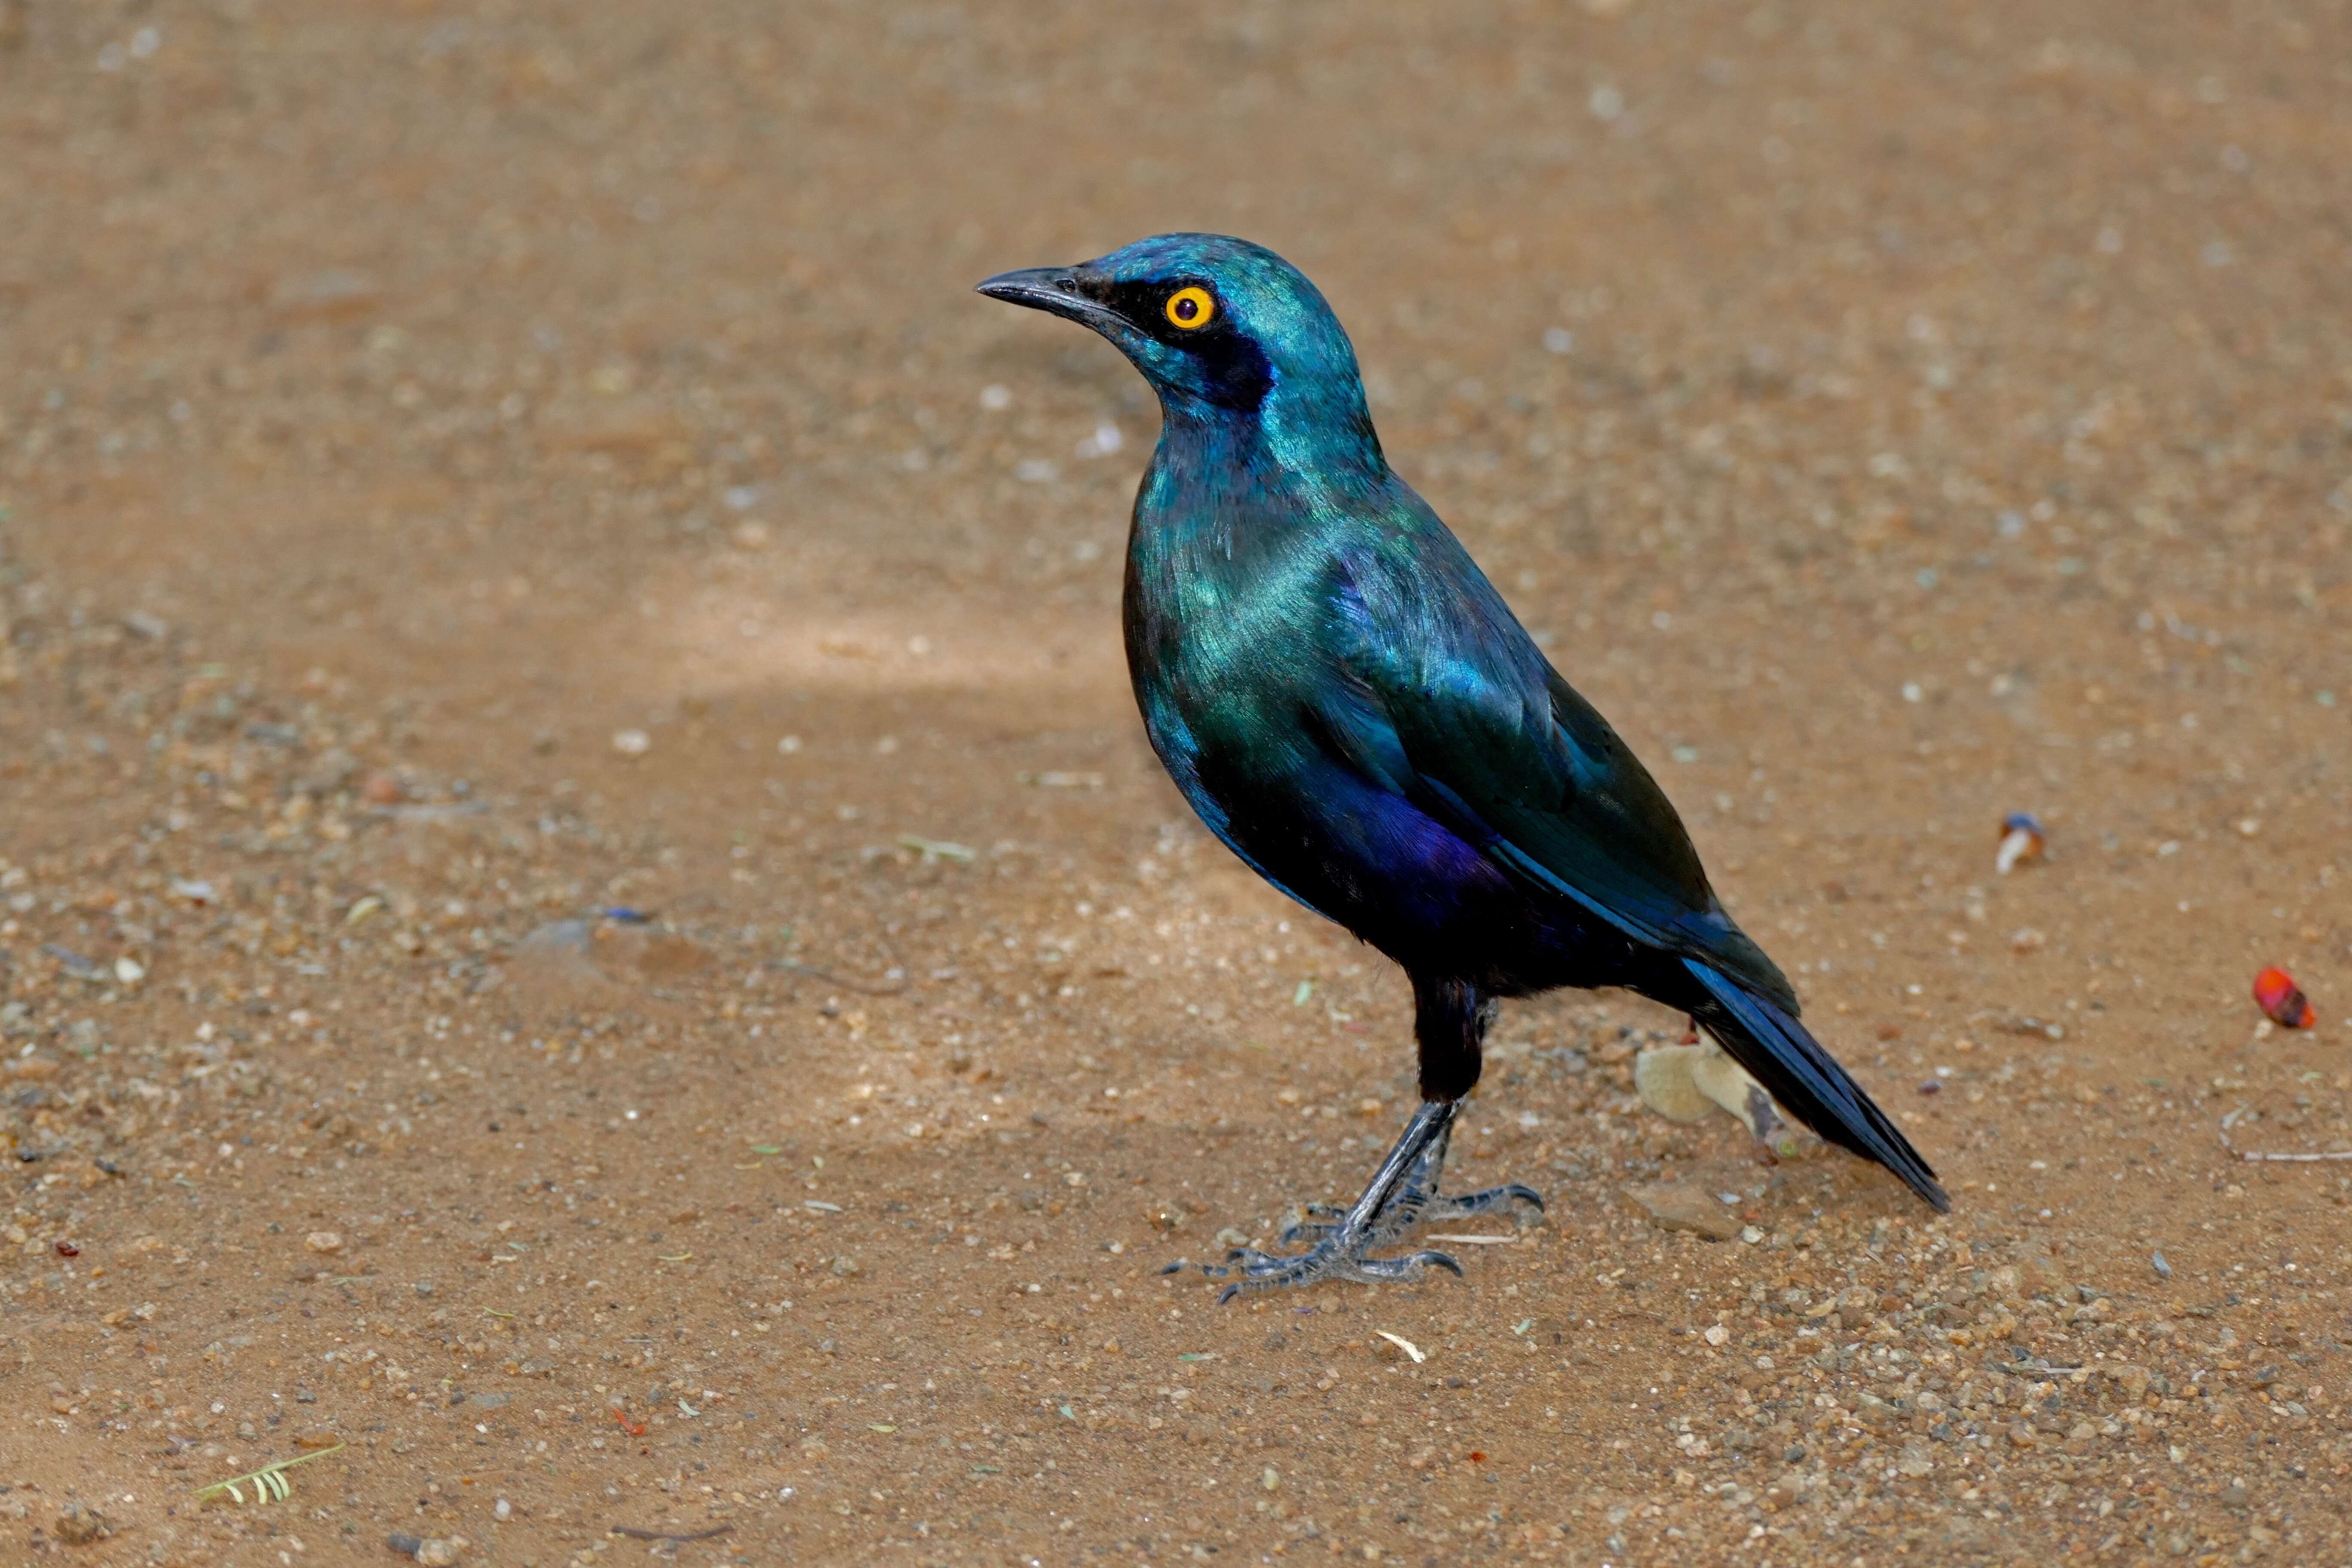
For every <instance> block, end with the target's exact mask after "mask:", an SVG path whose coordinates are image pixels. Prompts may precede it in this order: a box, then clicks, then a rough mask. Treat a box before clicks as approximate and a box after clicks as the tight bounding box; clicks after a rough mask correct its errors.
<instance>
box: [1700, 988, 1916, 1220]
mask: <svg viewBox="0 0 2352 1568" xmlns="http://www.w3.org/2000/svg"><path fill="white" fill-rule="evenodd" d="M1683 964H1684V967H1685V968H1687V969H1688V970H1689V971H1690V972H1691V974H1692V976H1693V977H1694V978H1696V980H1697V981H1698V983H1699V985H1700V988H1701V990H1702V992H1703V994H1704V995H1703V999H1702V1001H1701V1003H1700V1005H1698V1006H1696V1007H1695V1008H1694V1009H1692V1011H1693V1012H1694V1014H1695V1015H1696V1016H1697V1018H1698V1021H1699V1022H1700V1023H1701V1024H1703V1025H1705V1026H1706V1030H1707V1033H1709V1034H1711V1035H1713V1036H1714V1037H1716V1039H1717V1042H1719V1043H1720V1044H1721V1045H1722V1047H1723V1048H1724V1049H1725V1050H1727V1051H1728V1052H1730V1053H1731V1056H1732V1058H1734V1059H1735V1060H1737V1061H1738V1063H1739V1065H1740V1066H1741V1067H1743V1068H1747V1069H1748V1072H1749V1073H1750V1074H1751V1075H1753V1077H1754V1078H1755V1079H1756V1080H1757V1081H1758V1082H1759V1083H1760V1084H1762V1085H1763V1086H1764V1087H1765V1089H1768V1090H1769V1091H1770V1092H1771V1095H1772V1098H1773V1099H1775V1100H1779V1101H1780V1104H1781V1106H1782V1108H1783V1109H1785V1110H1787V1111H1788V1112H1789V1113H1790V1115H1792V1116H1794V1117H1795V1118H1796V1119H1797V1120H1798V1121H1801V1122H1803V1123H1804V1124H1805V1125H1806V1126H1808V1127H1810V1128H1811V1129H1812V1130H1813V1131H1816V1132H1818V1133H1820V1134H1821V1135H1822V1137H1823V1138H1825V1139H1827V1140H1828V1141H1829V1142H1832V1143H1835V1144H1837V1145H1839V1146H1840V1147H1841V1148H1845V1149H1851V1150H1852V1151H1853V1152H1855V1153H1857V1154H1860V1155H1861V1156H1862V1157H1863V1158H1864V1159H1866V1160H1875V1161H1877V1162H1878V1163H1880V1164H1882V1165H1884V1166H1885V1167H1886V1168H1887V1169H1888V1170H1890V1171H1892V1172H1894V1173H1895V1174H1896V1175H1898V1176H1900V1177H1902V1178H1903V1180H1904V1183H1905V1184H1906V1185H1907V1186H1909V1187H1910V1189H1911V1190H1912V1191H1913V1192H1915V1193H1916V1194H1919V1195H1920V1196H1921V1197H1922V1198H1924V1199H1926V1200H1927V1203H1928V1204H1929V1205H1932V1206H1933V1207H1934V1208H1935V1209H1936V1210H1937V1213H1939V1214H1940V1213H1945V1212H1948V1211H1949V1210H1950V1208H1951V1206H1952V1201H1951V1199H1949V1198H1948V1197H1946V1196H1945V1195H1944V1189H1943V1188H1942V1187H1940V1186H1938V1185H1937V1184H1936V1173H1935V1172H1934V1170H1932V1169H1931V1168H1929V1166H1928V1164H1927V1161H1925V1160H1923V1159H1921V1158H1920V1157H1919V1151H1917V1150H1916V1149H1914V1148H1913V1147H1911V1141H1910V1140H1909V1139H1908V1138H1906V1137H1904V1136H1903V1132H1902V1130H1901V1129H1900V1128H1898V1127H1896V1126H1895V1123H1894V1122H1892V1121H1888V1120H1887V1118H1886V1112H1885V1111H1883V1110H1879V1109H1878V1107H1877V1105H1876V1104H1875V1103H1874V1101H1873V1100H1871V1098H1870V1096H1869V1095H1868V1094H1867V1093H1865V1092H1864V1090H1863V1087H1862V1085H1860V1084H1858V1083H1856V1082H1854V1081H1853V1077H1852V1076H1851V1075H1850V1074H1848V1073H1847V1071H1846V1070H1845V1068H1842V1067H1840V1066H1839V1065H1838V1064H1837V1060H1836V1058H1833V1057H1832V1056H1831V1055H1830V1054H1829V1052H1827V1051H1825V1050H1823V1049H1822V1046H1821V1042H1820V1041H1818V1040H1816V1039H1814V1038H1813V1037H1812V1035H1811V1033H1810V1032H1809V1031H1808V1030H1807V1029H1806V1027H1805V1026H1804V1025H1802V1024H1801V1023H1799V1022H1798V1021H1797V1019H1796V1016H1795V1015H1794V1014H1792V1013H1790V1012H1789V1011H1788V1009H1786V1008H1784V1007H1782V1006H1781V1005H1780V1004H1779V1003H1777V1002H1774V1001H1772V1000H1770V999H1769V997H1764V996H1759V995H1757V994H1755V993H1754V992H1752V991H1749V990H1747V989H1746V988H1744V987H1743V986H1741V984H1739V982H1738V981H1737V980H1734V979H1732V978H1731V977H1730V976H1728V975H1727V974H1722V973H1718V972H1717V971H1716V970H1714V969H1711V968H1709V967H1708V966H1707V965H1706V963H1704V962H1702V961H1701V960H1698V959H1696V958H1685V959H1684V960H1683Z"/></svg>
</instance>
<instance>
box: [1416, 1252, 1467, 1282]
mask: <svg viewBox="0 0 2352 1568" xmlns="http://www.w3.org/2000/svg"><path fill="white" fill-rule="evenodd" d="M1405 1261H1406V1262H1407V1263H1415V1264H1420V1265H1422V1266H1423V1267H1424V1268H1446V1269H1451V1270H1452V1271H1453V1274H1454V1278H1455V1279H1461V1278H1462V1265H1460V1264H1459V1263H1456V1262H1454V1259H1453V1258H1452V1256H1451V1255H1449V1254H1447V1253H1443V1252H1416V1253H1414V1254H1413V1255H1412V1257H1411V1258H1406V1259H1405Z"/></svg>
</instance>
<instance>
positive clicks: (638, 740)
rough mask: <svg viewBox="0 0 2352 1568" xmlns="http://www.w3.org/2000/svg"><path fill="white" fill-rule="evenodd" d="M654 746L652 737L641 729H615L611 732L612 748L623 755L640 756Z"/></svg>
mask: <svg viewBox="0 0 2352 1568" xmlns="http://www.w3.org/2000/svg"><path fill="white" fill-rule="evenodd" d="M653 748H654V738H653V737H652V736H651V735H648V734H646V732H645V731H643V730H616V731H614V732H613V750H614V751H616V752H620V753H621V755H623V756H625V757H642V756H644V755H645V754H646V752H650V751H652V750H653Z"/></svg>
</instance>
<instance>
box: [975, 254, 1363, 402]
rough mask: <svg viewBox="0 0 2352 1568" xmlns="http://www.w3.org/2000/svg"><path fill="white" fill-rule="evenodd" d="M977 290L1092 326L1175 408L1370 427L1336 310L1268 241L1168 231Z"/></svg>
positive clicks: (1009, 275)
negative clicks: (1285, 413) (1285, 412)
mask: <svg viewBox="0 0 2352 1568" xmlns="http://www.w3.org/2000/svg"><path fill="white" fill-rule="evenodd" d="M980 291H981V292H982V293H983V294H985V295H987V296H988V297H989V298H990V299H992V300H1005V301H1007V302H1008V303H1011V304H1014V305H1026V306H1028V307H1029V308H1030V309H1031V310H1045V311H1048V312H1050V313H1051V314H1053V315H1056V316H1066V317H1068V318H1069V319H1070V320H1071V321H1076V322H1078V323H1080V324H1081V325H1083V326H1088V327H1092V328H1093V329H1094V330H1095V331H1097V332H1100V333H1101V334H1102V335H1103V336H1104V337H1106V338H1108V339H1109V340H1110V341H1111V342H1113V343H1115V344H1117V345H1118V349H1119V351H1120V352H1121V353H1124V354H1126V355H1127V357H1128V358H1129V360H1131V361H1133V362H1134V363H1135V368H1136V369H1138V370H1139V371H1141V372H1142V373H1143V375H1144V379H1145V380H1147V381H1149V382H1150V383H1151V384H1152V386H1153V388H1154V389H1155V390H1157V391H1158V392H1159V394H1160V402H1161V403H1162V405H1165V406H1166V407H1168V408H1169V410H1170V411H1171V413H1179V412H1185V413H1199V414H1203V415H1210V414H1212V413H1213V412H1222V413H1225V414H1244V415H1266V414H1272V413H1273V412H1275V410H1276V408H1279V407H1285V406H1286V407H1287V408H1288V409H1290V410H1292V411H1294V412H1296V413H1297V414H1299V415H1301V416H1308V415H1310V414H1311V416H1315V417H1318V418H1320V419H1323V420H1326V421H1331V422H1333V423H1335V424H1336V425H1338V426H1360V427H1361V429H1362V431H1363V433H1364V434H1365V435H1366V436H1367V437H1369V435H1370V420H1369V418H1368V417H1366V416H1365V415H1364V412H1363V386H1362V383H1361V382H1360V379H1359V377H1358V374H1357V370H1356V351H1355V348H1354V346H1353V345H1352V344H1350V343H1349V342H1348V334H1347V333H1346V332H1345V331H1342V330H1341V329H1340V326H1339V318H1338V317H1336V316H1334V315H1333V314H1332V313H1331V307H1330V306H1329V305H1328V303H1326V302H1325V300H1324V299H1323V295H1322V292H1321V290H1319V289H1317V288H1316V287H1315V285H1314V284H1312V283H1310V282H1308V281H1307V275H1306V274H1305V273H1303V272H1301V271H1299V270H1298V268H1296V267H1293V266H1292V265H1291V264H1290V263H1289V262H1287V261H1285V260H1284V259H1283V258H1281V257H1279V256H1276V254H1275V253H1274V252H1273V251H1271V250H1268V249H1266V248H1265V247H1264V246H1259V245H1252V244H1251V243H1249V241H1247V240H1244V239H1234V238H1232V237H1228V236H1225V235H1221V234H1163V235H1159V236H1156V237H1152V238H1150V239H1139V240H1138V241H1136V242H1135V243H1134V244H1133V245H1130V246H1128V247H1124V248H1123V249H1119V250H1114V251H1112V252H1111V253H1110V254H1109V255H1108V256H1103V257H1097V258H1096V259H1094V260H1092V261H1087V262H1081V263H1079V264H1078V265H1077V266H1076V267H1036V268H1027V269H1025V270H1023V271H1019V272H1004V273H999V274H998V275H997V276H996V277H994V278H992V279H988V281H986V282H985V283H982V285H980ZM1269 405H1273V406H1269Z"/></svg>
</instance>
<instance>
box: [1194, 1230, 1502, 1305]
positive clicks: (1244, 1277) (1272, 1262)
mask: <svg viewBox="0 0 2352 1568" xmlns="http://www.w3.org/2000/svg"><path fill="white" fill-rule="evenodd" d="M1374 1245H1375V1244H1374V1241H1373V1238H1372V1236H1371V1234H1370V1231H1365V1232H1362V1233H1360V1234H1358V1235H1355V1236H1349V1235H1348V1234H1346V1233H1345V1231H1344V1229H1342V1230H1340V1231H1336V1232H1334V1233H1333V1234H1332V1235H1329V1236H1327V1237H1324V1238H1323V1239H1322V1240H1320V1241H1318V1242H1317V1243H1316V1244H1315V1245H1314V1246H1312V1247H1308V1248H1307V1250H1306V1251H1304V1252H1302V1253H1299V1254H1297V1256H1296V1257H1288V1258H1286V1257H1283V1256H1281V1255H1279V1254H1276V1253H1272V1252H1261V1251H1259V1250H1258V1249H1257V1248H1256V1247H1234V1249H1233V1250H1232V1251H1231V1252H1229V1253H1227V1254H1225V1260H1224V1262H1223V1263H1192V1262H1188V1261H1186V1260H1184V1259H1182V1258H1179V1259H1177V1260H1176V1261H1175V1262H1173V1263H1171V1264H1169V1265H1167V1266H1166V1267H1164V1268H1161V1269H1160V1272H1161V1273H1162V1274H1176V1273H1181V1272H1182V1271H1184V1270H1186V1269H1192V1268H1197V1269H1199V1270H1200V1271H1201V1272H1202V1274H1205V1275H1207V1276H1208V1277H1209V1278H1210V1279H1231V1280H1232V1281H1233V1283H1232V1284H1230V1285H1228V1286H1226V1287H1225V1288H1224V1289H1223V1290H1222V1291H1220V1292H1218V1294H1217V1302H1218V1304H1219V1305H1220V1306H1222V1305H1223V1304H1224V1303H1225V1302H1227V1301H1230V1300H1233V1299H1234V1297H1236V1296H1238V1295H1241V1294H1242V1293H1243V1292H1244V1291H1246V1290H1274V1289H1281V1288H1282V1287H1284V1286H1287V1285H1312V1284H1315V1283H1316V1282H1317V1281H1318V1280H1323V1279H1351V1280H1354V1281H1356V1282H1357V1283H1359V1284H1364V1285H1393V1284H1410V1283H1412V1281H1413V1280H1416V1279H1420V1278H1421V1277H1422V1275H1423V1273H1425V1272H1426V1271H1427V1270H1429V1269H1431V1268H1445V1269H1450V1270H1452V1271H1453V1272H1454V1273H1455V1274H1457V1275H1458V1274H1460V1273H1461V1272H1462V1265H1460V1264H1459V1263H1456V1262H1454V1259H1453V1258H1449V1257H1447V1256H1446V1255H1445V1254H1444V1253H1443V1252H1416V1253H1413V1254H1412V1255H1411V1256H1410V1257H1406V1258H1368V1257H1366V1256H1365V1254H1366V1253H1367V1252H1369V1251H1370V1250H1371V1248H1372V1247H1373V1246H1374Z"/></svg>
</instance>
